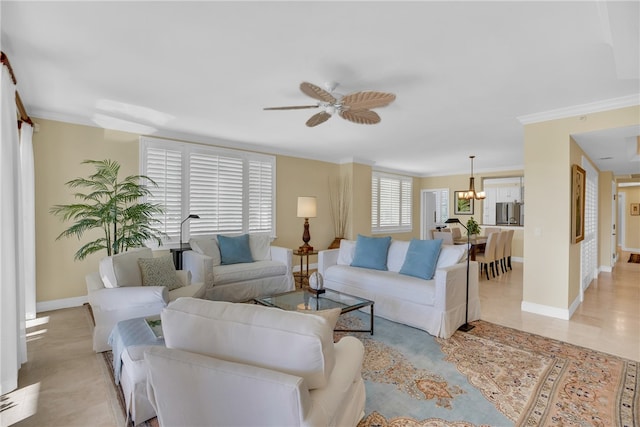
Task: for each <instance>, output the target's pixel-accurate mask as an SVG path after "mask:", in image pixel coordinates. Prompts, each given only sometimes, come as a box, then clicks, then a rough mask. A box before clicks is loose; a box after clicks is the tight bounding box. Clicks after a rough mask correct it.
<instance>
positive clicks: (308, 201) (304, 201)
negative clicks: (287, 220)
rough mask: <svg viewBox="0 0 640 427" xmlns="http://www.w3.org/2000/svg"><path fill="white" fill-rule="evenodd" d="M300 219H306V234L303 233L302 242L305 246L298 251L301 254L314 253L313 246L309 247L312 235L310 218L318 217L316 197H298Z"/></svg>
mask: <svg viewBox="0 0 640 427" xmlns="http://www.w3.org/2000/svg"><path fill="white" fill-rule="evenodd" d="M297 216H298V218H304V232H303V233H302V241H303V242H304V244H303V245H302V246H300V247H299V248H298V249H299V250H300V252H312V251H313V246H311V245H309V240H311V234H310V233H309V218H315V217H316V198H315V197H298V215H297Z"/></svg>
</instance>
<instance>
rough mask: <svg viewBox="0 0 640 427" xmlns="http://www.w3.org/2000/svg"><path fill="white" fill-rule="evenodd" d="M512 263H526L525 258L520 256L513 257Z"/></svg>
mask: <svg viewBox="0 0 640 427" xmlns="http://www.w3.org/2000/svg"><path fill="white" fill-rule="evenodd" d="M511 261H513V262H519V263H523V262H524V258H522V257H519V256H512V257H511Z"/></svg>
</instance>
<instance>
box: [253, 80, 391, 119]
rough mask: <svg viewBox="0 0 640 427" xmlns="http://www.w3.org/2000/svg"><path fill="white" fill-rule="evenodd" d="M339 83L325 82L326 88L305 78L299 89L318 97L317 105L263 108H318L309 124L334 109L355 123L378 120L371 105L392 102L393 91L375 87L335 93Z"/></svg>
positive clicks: (374, 106)
mask: <svg viewBox="0 0 640 427" xmlns="http://www.w3.org/2000/svg"><path fill="white" fill-rule="evenodd" d="M337 86H338V84H337V83H335V82H328V83H325V87H326V88H327V89H328V91H326V90H324V89H322V88H320V87H318V86H316V85H314V84H311V83H308V82H302V83H300V90H301V91H302V93H304V94H305V95H307V96H309V97H311V98H313V99H315V100H317V101H319V102H318V103H316V105H299V106H296V105H294V106H289V107H267V108H264V110H299V109H303V108H320V109H321V111H320V112H319V113H316V114H314V115H313V116H311V118H309V120H307V122H306V125H307V126H308V127H314V126H317V125H319V124H320V123H324V122H326V121H327V120H328V119H329V118H330V117H331V116H333V115H334V114H335V113H339V115H340V117H342V118H343V119H345V120H349V121H350V122H353V123H358V124H369V125H370V124H376V123H380V116H379V115H378V113H376V112H375V111H372V110H371V109H372V108H378V107H385V106H387V105H389V104H390V103H392V102H393V101H394V100H395V99H396V96H395V95H394V94H392V93H385V92H377V91H362V92H354V93H350V94H349V95H342V94H338V93H334V92H333V90H334V89H335V88H336V87H337Z"/></svg>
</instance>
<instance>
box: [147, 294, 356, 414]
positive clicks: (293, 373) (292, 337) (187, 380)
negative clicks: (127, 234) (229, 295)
mask: <svg viewBox="0 0 640 427" xmlns="http://www.w3.org/2000/svg"><path fill="white" fill-rule="evenodd" d="M338 313H339V312H338ZM338 313H336V314H335V320H337V317H338ZM335 320H333V322H332V321H330V320H327V319H325V318H322V317H319V316H316V315H312V314H303V313H298V312H292V311H284V310H279V309H276V308H269V307H262V306H259V305H253V304H234V303H228V302H219V301H206V300H197V299H193V298H180V299H178V300H177V301H175V302H173V303H171V304H169V306H167V307H166V308H165V309H164V310H163V311H162V328H163V332H164V337H165V343H166V348H162V347H149V348H148V349H147V350H146V351H145V360H146V362H147V366H148V379H147V390H148V397H149V401H150V402H151V404H152V405H153V406H154V408H155V409H156V412H157V414H158V420H159V423H160V425H162V426H206V425H221V426H222V425H224V426H227V425H237V426H258V425H259V426H355V425H357V424H358V422H359V420H360V419H361V418H362V417H363V415H364V404H365V387H364V381H363V379H362V375H361V369H362V362H363V358H364V346H363V345H362V343H361V342H360V341H359V340H358V339H357V338H354V337H344V338H342V339H341V340H340V341H339V342H337V343H335V344H334V342H333V327H334V325H333V324H335ZM332 323H333V324H332Z"/></svg>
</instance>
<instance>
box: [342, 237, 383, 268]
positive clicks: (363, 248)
mask: <svg viewBox="0 0 640 427" xmlns="http://www.w3.org/2000/svg"><path fill="white" fill-rule="evenodd" d="M390 244H391V237H367V236H362V235H360V234H358V239H357V240H356V250H355V253H354V254H353V261H351V266H352V267H362V268H371V269H373V270H387V252H388V251H389V245H390Z"/></svg>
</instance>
